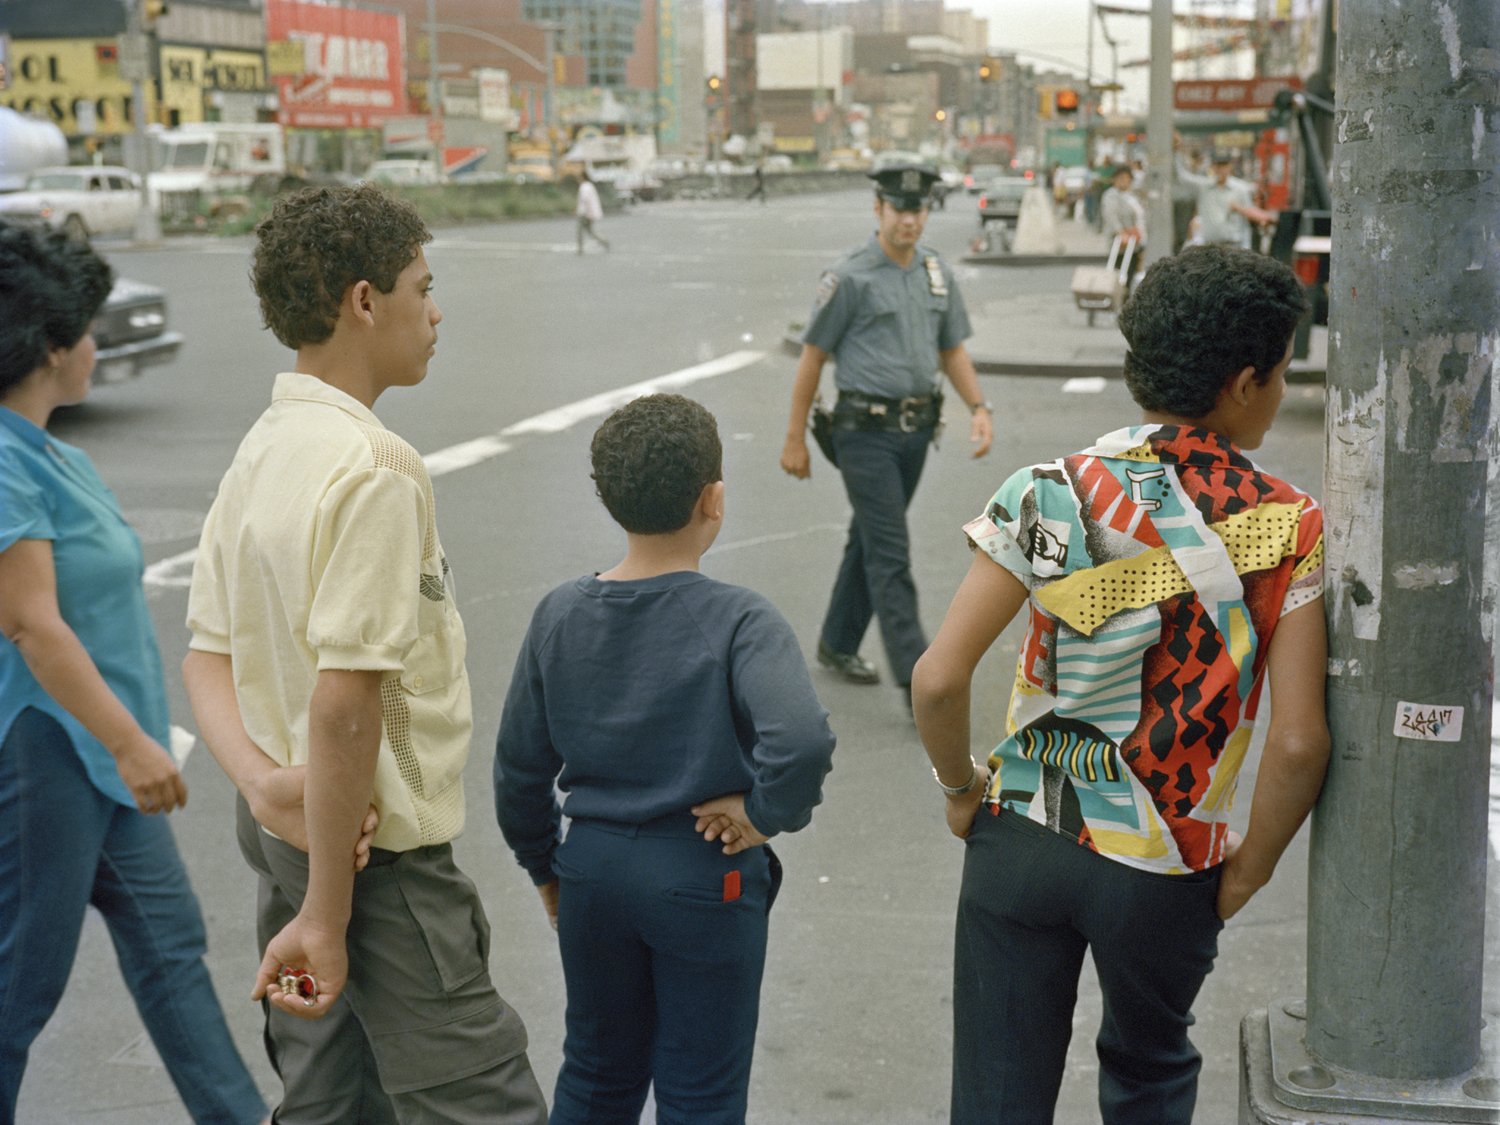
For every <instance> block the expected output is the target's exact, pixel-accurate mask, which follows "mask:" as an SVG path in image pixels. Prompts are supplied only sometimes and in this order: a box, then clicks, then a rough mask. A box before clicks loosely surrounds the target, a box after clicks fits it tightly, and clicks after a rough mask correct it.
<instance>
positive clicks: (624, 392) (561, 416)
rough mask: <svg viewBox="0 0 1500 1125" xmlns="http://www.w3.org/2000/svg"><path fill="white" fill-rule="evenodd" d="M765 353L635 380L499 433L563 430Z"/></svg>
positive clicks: (748, 353)
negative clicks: (627, 384) (641, 398)
mask: <svg viewBox="0 0 1500 1125" xmlns="http://www.w3.org/2000/svg"><path fill="white" fill-rule="evenodd" d="M765 354H766V353H765V352H757V351H738V352H730V353H729V354H728V355H721V356H720V357H719V358H718V359H711V360H709V361H708V362H707V363H699V364H694V365H693V366H692V367H684V368H683V369H682V370H681V371H673V372H671V373H670V374H667V375H658V376H657V377H656V378H655V379H645V380H643V381H641V382H639V383H632V384H630V386H628V387H620V388H619V389H618V390H613V391H605V392H604V393H603V394H599V395H592V396H591V397H589V398H585V399H579V400H578V401H577V402H570V403H569V404H568V405H566V406H559V407H558V408H557V409H555V410H547V411H544V412H543V413H541V414H534V415H532V416H531V417H530V418H526V419H523V420H522V421H520V422H517V423H515V424H514V425H512V426H506V427H505V429H503V430H501V431H500V434H499V436H500V437H502V438H507V437H515V436H516V435H517V434H556V433H561V432H562V431H563V430H566V429H569V428H570V427H572V426H575V425H577V424H578V423H579V422H582V421H583V420H584V419H585V418H597V417H599V416H600V415H602V414H608V413H609V412H610V411H611V410H613V409H614V408H615V407H617V406H624V405H625V404H626V403H627V402H629V401H630V400H631V399H636V398H640V397H641V396H642V395H649V394H655V393H657V392H658V391H667V390H673V389H675V388H677V387H686V386H688V385H689V384H690V383H697V382H699V381H700V380H703V379H712V378H714V377H715V376H716V375H727V374H729V373H730V372H731V371H738V370H740V369H741V368H743V367H749V366H750V365H751V364H752V363H756V362H758V361H759V360H761V359H763V358H765Z"/></svg>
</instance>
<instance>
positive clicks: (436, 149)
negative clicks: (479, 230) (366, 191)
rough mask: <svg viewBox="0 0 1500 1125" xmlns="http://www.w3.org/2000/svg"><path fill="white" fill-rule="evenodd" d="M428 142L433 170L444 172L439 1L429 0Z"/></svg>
mask: <svg viewBox="0 0 1500 1125" xmlns="http://www.w3.org/2000/svg"><path fill="white" fill-rule="evenodd" d="M427 141H428V143H429V144H430V145H432V169H433V171H434V172H439V173H441V172H442V170H443V86H442V79H441V78H440V77H439V76H438V22H437V0H427Z"/></svg>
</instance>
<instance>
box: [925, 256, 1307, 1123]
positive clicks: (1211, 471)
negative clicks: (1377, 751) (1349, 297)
mask: <svg viewBox="0 0 1500 1125" xmlns="http://www.w3.org/2000/svg"><path fill="white" fill-rule="evenodd" d="M1304 309H1305V301H1304V298H1303V295H1302V290H1301V287H1300V285H1298V283H1297V279H1296V278H1295V277H1294V276H1293V275H1292V273H1291V271H1290V270H1288V269H1287V268H1286V267H1284V266H1282V265H1280V264H1279V263H1276V262H1274V261H1272V260H1270V259H1268V258H1264V257H1261V256H1259V255H1255V254H1252V253H1249V252H1247V251H1243V250H1239V249H1234V248H1229V247H1222V246H1204V247H1196V248H1193V249H1190V250H1187V251H1184V252H1183V253H1182V254H1181V255H1179V256H1177V257H1176V258H1169V259H1165V260H1163V261H1161V262H1158V263H1157V264H1156V265H1154V266H1153V267H1152V268H1151V270H1150V271H1149V272H1148V273H1147V275H1146V277H1145V279H1144V280H1143V281H1142V283H1141V285H1140V286H1139V289H1138V291H1137V292H1136V294H1135V295H1134V296H1132V297H1131V299H1130V300H1129V301H1128V302H1127V303H1126V305H1125V308H1124V309H1123V310H1122V312H1121V316H1120V327H1121V331H1122V332H1123V333H1124V335H1125V338H1126V340H1127V341H1128V342H1129V345H1130V350H1129V352H1128V353H1127V355H1126V361H1125V380H1126V384H1127V385H1128V387H1129V388H1130V392H1131V394H1132V396H1133V397H1134V398H1135V400H1136V402H1137V403H1138V404H1139V405H1140V407H1141V408H1142V410H1143V412H1144V417H1143V423H1144V424H1142V425H1139V426H1132V427H1128V428H1126V429H1122V430H1118V431H1116V432H1114V433H1111V434H1108V435H1106V436H1105V437H1102V438H1100V439H1099V440H1098V441H1097V442H1096V443H1095V444H1094V445H1093V446H1091V447H1090V448H1088V449H1085V450H1083V451H1081V452H1079V453H1075V454H1073V455H1071V456H1068V457H1063V458H1061V459H1059V460H1056V461H1051V462H1048V463H1045V464H1040V465H1033V466H1031V467H1029V468H1025V469H1022V470H1020V471H1019V472H1017V473H1016V474H1014V475H1013V476H1012V477H1011V478H1010V479H1009V480H1007V481H1006V482H1005V484H1004V485H1002V486H1001V488H1000V490H999V492H997V493H996V494H995V496H994V498H993V499H992V500H991V501H990V502H989V504H988V505H987V506H986V507H985V510H984V512H983V513H982V514H981V515H980V516H979V517H978V518H976V519H975V520H973V521H972V522H970V523H969V524H967V525H965V528H964V531H965V532H966V534H967V535H968V537H969V539H970V541H971V544H972V546H973V547H974V549H975V551H974V559H973V563H972V565H971V568H970V570H969V573H968V575H967V577H966V578H965V579H964V581H963V583H962V585H961V586H960V588H959V590H958V593H957V594H956V595H955V597H954V599H953V604H952V606H951V607H950V608H949V610H948V615H947V618H946V620H945V621H944V622H943V626H942V628H941V630H940V631H939V632H938V635H937V637H936V638H935V639H934V641H933V643H932V646H931V648H929V650H928V651H927V653H926V654H925V655H924V656H923V657H922V659H921V661H920V662H919V664H918V666H917V669H916V678H915V679H914V681H913V701H914V704H915V711H916V719H917V727H918V730H919V731H920V733H921V736H922V741H923V743H924V745H925V746H926V748H927V753H928V756H929V757H930V758H931V760H932V764H933V772H934V775H935V776H936V778H937V780H938V783H939V785H941V786H942V787H943V789H944V790H945V792H946V793H947V796H948V802H947V821H948V826H949V828H950V829H951V830H952V831H953V833H954V834H955V835H958V836H960V837H963V838H964V839H965V842H966V852H967V854H966V857H965V862H964V873H963V884H962V889H961V891H960V895H959V904H958V927H957V939H956V943H955V955H954V956H955V964H954V1052H953V1054H954V1061H953V1088H952V1121H953V1122H954V1125H973V1123H976V1122H1000V1121H1003V1122H1005V1123H1006V1125H1027V1123H1032V1122H1050V1121H1051V1120H1052V1115H1053V1107H1054V1105H1055V1103H1056V1100H1057V1094H1058V1090H1059V1087H1060V1085H1061V1082H1062V1075H1063V1068H1064V1064H1065V1060H1066V1055H1067V1047H1068V1040H1069V1037H1070V1034H1071V1031H1072V1016H1073V1006H1074V1001H1075V998H1076V994H1077V985H1078V975H1079V971H1080V969H1081V967H1082V963H1083V957H1084V953H1085V951H1086V950H1087V951H1089V952H1091V954H1092V956H1093V960H1094V964H1095V967H1096V969H1097V970H1098V975H1099V981H1100V987H1101V990H1102V992H1103V998H1104V1018H1103V1024H1102V1026H1101V1028H1100V1031H1099V1035H1098V1040H1097V1049H1098V1054H1099V1062H1100V1069H1099V1104H1100V1109H1101V1112H1102V1116H1103V1121H1104V1122H1105V1125H1125V1123H1134V1122H1140V1123H1150V1125H1171V1123H1174V1122H1188V1121H1190V1120H1191V1119H1192V1114H1193V1105H1194V1101H1195V1098H1196V1094H1197V1082H1198V1071H1199V1068H1200V1062H1201V1060H1200V1057H1199V1055H1198V1052H1197V1051H1196V1050H1195V1049H1194V1048H1193V1046H1192V1044H1191V1043H1190V1042H1189V1041H1188V1037H1187V1029H1188V1026H1189V1025H1190V1024H1191V1023H1192V1016H1191V1013H1190V1009H1191V1007H1192V1003H1193V1000H1194V998H1195V997H1196V995H1197V993H1198V989H1199V987H1200V986H1201V985H1202V983H1203V980H1204V978H1205V977H1206V976H1207V975H1208V973H1209V971H1210V970H1211V969H1212V967H1213V963H1214V958H1215V956H1216V955H1217V952H1218V946H1217V939H1218V934H1219V931H1220V929H1221V928H1222V927H1223V924H1224V920H1226V919H1228V918H1229V917H1231V916H1232V915H1233V914H1234V913H1235V912H1236V911H1238V910H1239V909H1240V908H1241V907H1242V906H1244V904H1245V903H1246V901H1248V900H1249V898H1250V897H1251V896H1252V895H1253V894H1255V892H1256V891H1257V890H1258V889H1259V888H1261V887H1262V886H1264V885H1265V884H1266V882H1267V881H1268V880H1269V879H1270V878H1271V874H1272V872H1273V870H1274V869H1275V867H1276V863H1277V860H1278V859H1279V858H1280V856H1281V854H1282V852H1283V851H1284V850H1285V848H1286V846H1287V844H1288V843H1289V842H1290V841H1291V839H1292V837H1293V835H1295V833H1296V831H1297V829H1298V827H1299V826H1300V825H1301V823H1302V821H1303V820H1304V819H1305V818H1306V816H1307V813H1308V812H1309V810H1310V809H1311V807H1312V804H1313V802H1314V801H1315V800H1316V798H1317V794H1318V791H1319V788H1320V787H1321V784H1322V779H1323V773H1324V770H1325V768H1326V764H1327V759H1328V747H1329V739H1328V730H1327V723H1326V719H1325V715H1324V702H1323V695H1324V678H1325V675H1326V662H1327V637H1326V631H1325V624H1324V618H1323V604H1322V581H1323V578H1322V571H1323V536H1322V514H1321V512H1320V510H1319V508H1318V505H1317V503H1316V502H1315V501H1314V500H1313V499H1312V497H1310V496H1308V495H1307V494H1306V493H1305V492H1302V491H1300V490H1298V489H1297V488H1295V487H1293V486H1292V485H1289V484H1287V483H1285V482H1284V481H1281V480H1278V479H1277V478H1275V477H1273V476H1271V475H1270V474H1269V473H1267V472H1266V471H1265V470H1263V469H1261V468H1260V467H1259V466H1258V465H1256V464H1255V463H1254V462H1253V461H1251V460H1250V459H1249V458H1248V457H1247V456H1246V455H1245V454H1244V452H1242V450H1245V449H1255V448H1256V447H1257V446H1259V445H1260V443H1261V441H1262V439H1263V438H1264V436H1265V434H1266V431H1267V430H1268V429H1269V428H1270V426H1271V424H1272V422H1273V421H1274V419H1275V417H1276V412H1277V409H1278V407H1279V406H1280V403H1281V399H1282V396H1283V394H1284V393H1285V389H1286V386H1285V375H1286V369H1287V366H1288V364H1289V362H1290V357H1291V339H1292V333H1293V330H1294V329H1295V327H1296V324H1297V321H1298V319H1299V318H1300V317H1301V316H1302V315H1303V312H1304ZM1023 609H1024V610H1025V611H1026V620H1027V631H1026V637H1025V640H1024V641H1023V643H1022V646H1021V654H1020V660H1019V662H1018V666H1017V670H1016V678H1015V686H1014V690H1013V693H1012V697H1011V704H1010V710H1009V714H1008V716H1007V720H1006V729H1005V735H1004V738H1003V739H1002V740H1001V742H1000V744H999V746H997V747H996V748H995V750H994V752H993V753H992V754H991V755H990V757H989V761H988V763H987V765H978V764H976V763H975V762H974V761H973V759H972V758H971V757H970V750H969V693H970V685H971V682H972V679H973V674H974V670H975V668H976V666H977V665H978V663H979V660H980V658H981V657H982V656H983V655H984V653H985V652H986V651H987V650H988V649H989V647H990V646H991V645H992V644H993V643H994V641H995V640H996V638H998V637H999V635H1000V633H1001V631H1002V630H1004V628H1005V627H1006V626H1007V625H1008V624H1009V623H1010V621H1011V620H1012V618H1014V617H1015V616H1016V615H1017V614H1019V613H1020V612H1021V611H1022V610H1023ZM1267 679H1269V681H1270V682H1269V687H1270V692H1271V700H1272V706H1271V707H1270V709H1269V710H1270V721H1269V725H1268V727H1267V730H1266V739H1265V745H1264V748H1263V750H1262V751H1261V759H1260V765H1259V769H1258V777H1257V781H1256V786H1255V794H1254V800H1253V802H1252V805H1251V809H1250V819H1249V826H1248V828H1247V829H1246V832H1245V835H1244V838H1243V840H1241V839H1240V838H1239V837H1238V836H1237V834H1236V833H1233V832H1231V831H1230V829H1229V823H1228V818H1229V809H1230V805H1231V802H1232V801H1233V798H1234V794H1235V788H1236V784H1237V782H1238V779H1239V774H1240V770H1241V768H1242V766H1243V765H1244V762H1245V757H1246V752H1247V750H1248V749H1249V746H1250V742H1251V732H1252V728H1253V727H1254V725H1255V722H1256V717H1257V713H1258V711H1259V710H1260V707H1261V694H1262V691H1263V690H1264V689H1265V687H1266V680H1267ZM981 811H982V812H983V814H984V815H976V814H977V813H980V812H981Z"/></svg>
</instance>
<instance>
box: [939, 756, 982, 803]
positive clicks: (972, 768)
mask: <svg viewBox="0 0 1500 1125" xmlns="http://www.w3.org/2000/svg"><path fill="white" fill-rule="evenodd" d="M932 780H933V781H935V782H937V783H938V788H939V789H941V790H942V791H943V792H944V793H946V794H947V795H948V796H950V797H962V796H963V795H964V794H965V793H968V792H970V791H971V790H972V789H973V788H974V786H976V785H978V784H979V763H978V762H976V761H975V760H974V759H973V758H972V757H970V758H969V780H968V781H966V782H964V783H963V784H962V785H944V784H943V779H942V778H940V777H939V776H938V771H937V766H933V767H932Z"/></svg>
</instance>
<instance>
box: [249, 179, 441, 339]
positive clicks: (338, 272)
mask: <svg viewBox="0 0 1500 1125" xmlns="http://www.w3.org/2000/svg"><path fill="white" fill-rule="evenodd" d="M255 237H256V246H255V256H254V259H253V261H252V263H251V266H250V283H251V284H252V285H253V286H254V287H255V295H256V296H257V297H259V298H260V314H261V317H262V318H263V319H264V320H265V322H266V327H267V328H269V329H270V330H271V331H272V332H273V333H275V335H276V338H277V339H278V340H280V341H281V342H282V343H283V344H285V345H286V346H287V347H289V348H300V347H302V346H303V345H304V344H321V343H323V341H325V340H327V339H328V338H329V337H330V336H332V335H333V326H334V325H335V324H336V323H337V322H338V318H339V304H340V302H342V301H343V299H344V294H345V293H346V292H347V291H348V289H349V286H351V285H353V284H355V283H356V282H360V281H368V282H369V283H370V284H371V285H373V286H375V288H376V289H378V290H380V292H382V293H389V292H390V291H391V290H392V289H394V288H395V287H396V278H398V277H400V276H401V271H402V270H404V269H405V268H406V267H407V266H409V265H410V264H411V262H412V259H413V258H415V257H416V256H417V251H418V250H419V249H420V248H421V246H422V244H423V243H424V242H427V241H429V240H430V239H431V238H432V235H431V233H430V232H429V231H428V230H427V226H426V224H425V223H423V222H422V218H421V216H420V215H418V214H417V210H416V208H415V207H413V206H412V205H411V204H410V203H408V202H406V201H405V200H403V199H396V198H395V197H393V196H390V195H387V194H386V193H385V192H383V191H381V190H380V189H379V188H377V187H375V186H374V185H373V184H358V185H356V186H354V187H321V188H306V189H304V190H302V191H298V192H293V193H291V194H289V195H283V196H282V197H281V198H279V199H277V200H276V203H275V205H274V206H273V207H272V208H271V213H270V215H268V216H267V217H266V218H265V219H263V220H261V223H260V225H259V226H257V227H256V228H255Z"/></svg>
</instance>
